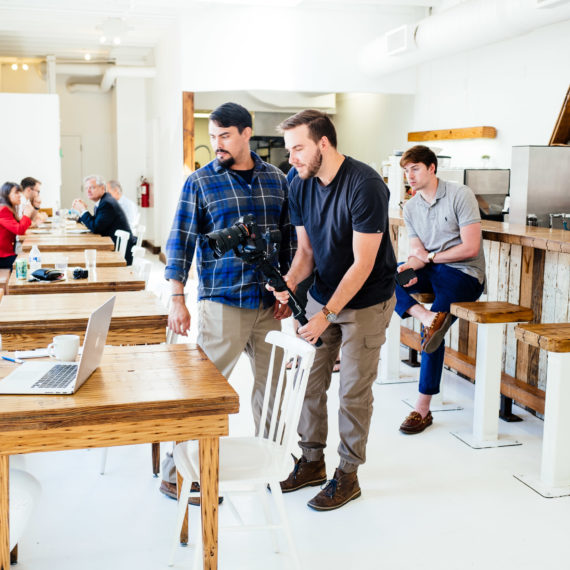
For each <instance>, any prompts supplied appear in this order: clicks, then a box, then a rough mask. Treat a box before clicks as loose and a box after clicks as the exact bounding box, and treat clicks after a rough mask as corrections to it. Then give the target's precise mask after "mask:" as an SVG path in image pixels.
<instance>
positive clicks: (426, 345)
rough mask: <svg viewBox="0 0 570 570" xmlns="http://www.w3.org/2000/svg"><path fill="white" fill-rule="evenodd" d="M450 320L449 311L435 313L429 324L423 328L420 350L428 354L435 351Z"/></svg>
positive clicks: (451, 318) (451, 317)
mask: <svg viewBox="0 0 570 570" xmlns="http://www.w3.org/2000/svg"><path fill="white" fill-rule="evenodd" d="M452 322H453V315H451V313H446V312H444V311H442V312H439V313H436V314H435V317H434V319H433V322H432V323H431V325H430V326H429V327H424V329H423V339H422V352H426V353H427V354H429V353H431V352H434V351H436V350H437V349H438V348H439V346H440V345H441V343H442V342H443V337H444V336H445V333H446V332H447V331H448V330H449V327H450V326H451V323H452Z"/></svg>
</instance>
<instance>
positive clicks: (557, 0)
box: [534, 0, 569, 8]
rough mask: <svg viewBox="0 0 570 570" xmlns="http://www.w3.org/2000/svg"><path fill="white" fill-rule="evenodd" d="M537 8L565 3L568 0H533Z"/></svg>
mask: <svg viewBox="0 0 570 570" xmlns="http://www.w3.org/2000/svg"><path fill="white" fill-rule="evenodd" d="M534 1H535V3H536V7H537V8H553V7H554V6H558V5H559V4H566V3H567V2H568V1H569V0H534Z"/></svg>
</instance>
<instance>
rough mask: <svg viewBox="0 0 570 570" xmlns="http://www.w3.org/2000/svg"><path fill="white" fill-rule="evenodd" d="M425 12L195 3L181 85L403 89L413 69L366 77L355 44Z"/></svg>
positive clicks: (184, 42)
mask: <svg viewBox="0 0 570 570" xmlns="http://www.w3.org/2000/svg"><path fill="white" fill-rule="evenodd" d="M423 16H424V10H423V9H418V8H410V7H402V8H392V9H391V10H387V9H386V7H376V8H375V7H374V6H359V7H358V8H353V7H344V8H341V7H336V8H335V7H327V9H326V10H324V9H323V8H322V7H320V6H318V5H312V6H311V5H308V6H303V5H301V6H299V7H297V8H295V9H292V8H274V7H273V8H272V7H267V6H255V7H251V6H250V7H248V6H230V5H227V4H224V5H217V6H216V5H214V6H206V5H205V4H204V5H202V4H201V5H200V7H199V9H198V8H197V4H193V5H192V8H191V9H190V11H189V14H188V16H187V18H186V19H185V21H184V26H183V27H184V34H183V37H182V49H183V53H184V66H183V69H182V72H183V77H182V85H183V87H184V89H185V90H187V91H228V90H232V91H233V90H250V89H260V90H279V91H308V92H328V93H330V92H332V93H337V92H344V91H362V92H398V93H400V92H407V93H411V92H413V89H414V74H413V71H410V70H407V71H404V72H400V73H397V74H395V75H394V76H391V77H384V78H381V79H375V78H371V77H369V76H366V75H365V74H363V73H362V72H360V71H359V70H358V69H357V68H356V56H357V54H358V52H359V50H360V49H361V48H362V47H363V46H364V45H366V44H367V43H368V42H369V41H371V40H372V39H374V38H376V37H377V36H378V35H379V34H382V33H383V32H385V31H387V30H390V29H392V28H394V27H397V26H399V25H402V24H404V23H405V22H408V21H415V20H418V19H420V18H421V17H423Z"/></svg>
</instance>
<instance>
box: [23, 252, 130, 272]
mask: <svg viewBox="0 0 570 570" xmlns="http://www.w3.org/2000/svg"><path fill="white" fill-rule="evenodd" d="M40 252H41V254H42V267H49V268H53V267H55V262H56V261H57V259H59V258H60V257H67V266H68V267H70V268H73V267H85V255H84V253H83V251H48V252H46V253H44V252H43V251H41V250H40ZM20 258H23V259H25V260H26V261H27V260H28V255H27V254H23V253H22V254H20V255H19V256H18V257H17V258H16V261H17V260H18V259H20ZM125 265H127V262H126V261H125V258H124V257H123V256H122V255H121V254H120V253H119V252H118V251H98V252H97V267H124V266H125Z"/></svg>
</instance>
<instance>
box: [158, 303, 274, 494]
mask: <svg viewBox="0 0 570 570" xmlns="http://www.w3.org/2000/svg"><path fill="white" fill-rule="evenodd" d="M272 330H281V321H278V320H277V319H274V318H273V307H270V308H268V309H263V308H262V307H260V308H259V309H242V308H240V307H234V306H231V305H224V304H222V303H215V302H213V301H206V300H202V301H199V303H198V344H199V345H200V347H201V348H202V350H203V351H204V352H205V353H206V356H207V357H208V358H209V359H210V360H211V361H212V362H213V363H214V364H215V365H216V368H217V369H218V370H219V371H220V372H221V373H222V374H223V375H224V376H225V377H226V378H229V377H230V375H231V373H232V370H233V369H234V367H235V365H236V364H237V361H238V360H239V357H240V356H241V353H242V352H244V351H245V352H246V354H247V355H248V357H249V360H250V363H251V369H252V371H253V389H252V393H251V409H252V411H253V420H254V422H255V433H256V434H257V432H258V429H259V420H260V417H261V409H262V406H263V396H264V394H265V384H266V381H267V372H268V370H269V359H270V356H271V345H270V344H268V343H266V342H265V336H266V335H267V333H268V332H269V331H272ZM282 358H283V351H282V350H281V349H278V350H277V352H276V354H275V363H274V365H273V380H274V381H273V387H274V388H276V384H277V378H278V376H279V370H280V368H281V360H282ZM273 400H274V394H272V395H271V398H270V401H269V414H270V412H271V409H272V407H273ZM269 414H268V417H269V418H271V416H270V415H269ZM162 478H163V479H164V480H166V481H169V482H170V483H176V468H175V467H174V461H173V459H172V455H171V454H170V453H168V454H167V455H166V459H165V460H164V461H163V463H162Z"/></svg>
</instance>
